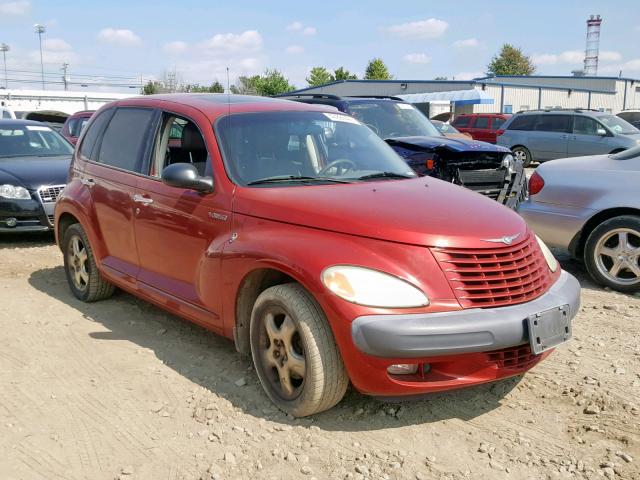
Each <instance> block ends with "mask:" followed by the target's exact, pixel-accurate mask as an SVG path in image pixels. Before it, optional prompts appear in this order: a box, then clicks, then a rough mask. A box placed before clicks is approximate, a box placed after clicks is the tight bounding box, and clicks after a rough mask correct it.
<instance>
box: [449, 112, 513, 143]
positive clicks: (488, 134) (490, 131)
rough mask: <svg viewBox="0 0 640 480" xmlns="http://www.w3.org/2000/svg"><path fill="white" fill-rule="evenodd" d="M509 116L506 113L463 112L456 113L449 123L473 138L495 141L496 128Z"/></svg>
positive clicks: (496, 137)
mask: <svg viewBox="0 0 640 480" xmlns="http://www.w3.org/2000/svg"><path fill="white" fill-rule="evenodd" d="M511 116H512V115H510V114H508V113H470V114H466V113H465V114H461V115H458V116H457V117H456V119H455V120H454V121H453V122H452V123H451V124H452V125H453V126H454V127H456V128H457V129H458V130H459V131H461V132H462V133H468V134H469V135H471V136H472V137H473V139H474V140H480V141H482V142H489V143H496V141H497V140H498V130H500V127H502V124H503V123H504V122H506V121H507V120H509V118H511Z"/></svg>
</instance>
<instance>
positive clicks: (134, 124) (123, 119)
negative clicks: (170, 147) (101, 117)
mask: <svg viewBox="0 0 640 480" xmlns="http://www.w3.org/2000/svg"><path fill="white" fill-rule="evenodd" d="M154 113H155V112H154V110H152V109H147V108H128V107H127V108H118V109H117V110H116V113H115V114H114V115H113V117H112V118H111V121H110V122H109V125H108V126H107V129H106V130H105V132H104V135H103V136H102V141H101V142H100V153H99V155H98V162H100V163H104V164H105V165H110V166H112V167H116V168H121V169H123V170H128V171H131V172H137V173H140V172H141V170H142V163H143V162H142V161H143V155H144V147H145V146H146V145H147V143H148V142H147V140H148V135H147V132H148V130H149V127H150V125H151V121H152V119H153V116H154Z"/></svg>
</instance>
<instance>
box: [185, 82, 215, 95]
mask: <svg viewBox="0 0 640 480" xmlns="http://www.w3.org/2000/svg"><path fill="white" fill-rule="evenodd" d="M184 90H185V91H186V92H193V93H224V87H223V86H222V84H221V83H220V82H219V81H217V80H216V81H215V82H213V83H212V84H211V85H209V86H207V85H199V84H197V83H194V84H192V85H186V86H185V87H184Z"/></svg>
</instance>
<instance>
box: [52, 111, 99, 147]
mask: <svg viewBox="0 0 640 480" xmlns="http://www.w3.org/2000/svg"><path fill="white" fill-rule="evenodd" d="M93 112H94V110H85V111H82V112H76V113H74V114H73V115H71V116H69V117H67V120H66V121H65V122H64V125H63V126H62V130H60V133H61V134H62V136H63V137H64V138H66V139H67V140H69V142H71V143H72V144H73V145H75V144H76V142H77V141H78V137H80V133H82V130H83V129H84V127H85V126H86V125H87V123H88V122H89V119H90V118H91V115H93Z"/></svg>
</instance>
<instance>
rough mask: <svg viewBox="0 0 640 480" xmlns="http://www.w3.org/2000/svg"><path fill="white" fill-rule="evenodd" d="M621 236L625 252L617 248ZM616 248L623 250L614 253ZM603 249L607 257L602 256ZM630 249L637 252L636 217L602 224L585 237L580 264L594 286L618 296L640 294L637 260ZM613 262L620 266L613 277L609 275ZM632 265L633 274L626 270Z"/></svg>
mask: <svg viewBox="0 0 640 480" xmlns="http://www.w3.org/2000/svg"><path fill="white" fill-rule="evenodd" d="M623 234H626V238H627V245H628V247H626V248H625V247H620V245H621V244H622V243H623V242H622V241H621V236H620V235H623ZM619 247H620V248H623V249H622V250H617V249H618V248H619ZM604 249H607V250H606V251H607V252H609V254H606V253H603V251H604ZM633 249H640V217H638V216H634V215H622V216H619V217H614V218H610V219H609V220H605V221H604V222H602V223H601V224H600V225H598V226H597V227H596V228H595V229H594V230H593V231H592V232H591V233H590V234H589V237H588V238H587V242H586V244H585V248H584V263H585V265H586V267H587V271H588V272H589V275H591V277H592V278H593V279H594V280H595V281H596V282H597V283H599V284H601V285H604V286H607V287H610V288H612V289H614V290H618V291H620V292H626V293H631V292H637V291H640V275H639V274H638V273H639V272H640V270H639V268H640V267H637V265H638V261H639V260H638V256H637V255H635V254H633V253H629V252H631V251H632V250H633ZM611 253H615V256H611ZM616 261H620V262H622V263H621V265H622V267H621V268H620V271H619V273H618V274H617V275H612V273H614V272H615V269H614V267H615V262H616ZM634 262H635V263H634ZM633 265H635V266H636V267H635V268H636V272H635V273H634V272H633V268H634V267H631V268H629V266H633ZM605 271H607V272H605Z"/></svg>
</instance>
